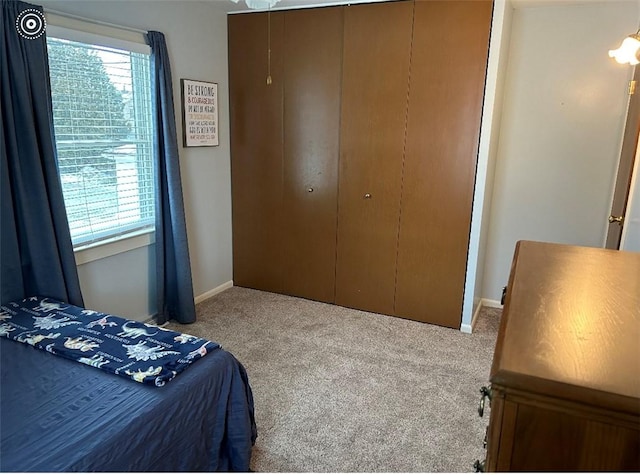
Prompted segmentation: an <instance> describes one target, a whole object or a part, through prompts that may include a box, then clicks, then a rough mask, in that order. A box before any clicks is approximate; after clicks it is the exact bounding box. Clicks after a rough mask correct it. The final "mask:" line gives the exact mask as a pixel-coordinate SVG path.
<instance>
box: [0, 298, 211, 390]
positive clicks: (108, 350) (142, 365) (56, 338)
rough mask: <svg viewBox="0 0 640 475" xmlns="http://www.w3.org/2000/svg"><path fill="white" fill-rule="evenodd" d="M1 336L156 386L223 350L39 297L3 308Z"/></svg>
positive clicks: (125, 320)
mask: <svg viewBox="0 0 640 475" xmlns="http://www.w3.org/2000/svg"><path fill="white" fill-rule="evenodd" d="M0 336H3V337H5V338H10V339H12V340H15V341H19V342H20V343H26V344H28V345H31V346H34V347H36V348H39V349H41V350H45V351H48V352H49V353H53V354H54V355H58V356H62V357H64V358H67V359H70V360H74V361H77V362H79V363H83V364H86V365H89V366H93V367H95V368H99V369H101V370H103V371H107V372H109V373H113V374H119V375H121V376H124V377H127V378H131V379H133V380H134V381H137V382H139V383H148V384H155V385H156V386H163V385H164V384H165V383H167V382H168V381H171V380H172V379H173V378H174V377H175V376H177V375H178V374H179V373H181V372H182V371H184V370H185V369H186V368H187V367H189V365H190V364H191V363H193V362H194V361H197V360H198V359H200V358H202V357H203V356H205V355H206V354H207V353H208V352H210V351H212V350H214V349H216V348H218V347H219V346H220V345H219V344H218V343H214V342H211V341H208V340H203V339H202V338H197V337H195V336H192V335H188V334H185V333H179V332H174V331H171V330H166V329H163V328H160V327H157V326H152V325H146V324H144V323H141V322H136V321H133V320H127V319H124V318H122V317H118V316H116V315H109V314H106V313H101V312H96V311H95V310H87V309H84V308H80V307H76V306H73V305H69V304H66V303H64V302H60V301H57V300H53V299H50V298H46V297H38V296H35V297H29V298H26V299H24V300H21V301H18V302H9V303H7V304H6V305H2V306H0Z"/></svg>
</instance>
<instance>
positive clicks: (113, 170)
mask: <svg viewBox="0 0 640 475" xmlns="http://www.w3.org/2000/svg"><path fill="white" fill-rule="evenodd" d="M49 35H50V36H49V37H48V39H47V50H48V54H49V71H50V78H51V79H50V80H51V96H52V102H53V123H54V129H55V140H56V147H57V151H58V166H59V170H60V177H61V181H62V190H63V194H64V201H65V206H66V210H67V216H68V219H69V227H70V230H71V238H72V241H73V244H74V247H75V248H78V247H79V246H85V245H88V244H93V243H96V242H100V241H103V240H107V239H113V238H117V237H119V236H123V235H126V234H129V233H132V232H134V231H140V230H152V229H153V226H154V220H155V219H154V212H155V190H154V164H153V158H152V157H153V155H152V140H153V137H152V124H151V118H152V115H151V84H150V81H151V75H150V71H149V69H150V61H149V54H148V53H141V52H136V51H129V50H126V49H116V48H112V47H106V46H102V45H97V44H90V43H84V42H78V41H71V40H69V39H63V38H58V37H55V36H54V35H53V34H51V33H49Z"/></svg>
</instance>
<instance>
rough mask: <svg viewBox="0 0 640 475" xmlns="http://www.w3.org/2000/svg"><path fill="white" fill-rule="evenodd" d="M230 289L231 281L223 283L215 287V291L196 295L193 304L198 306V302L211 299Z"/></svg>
mask: <svg viewBox="0 0 640 475" xmlns="http://www.w3.org/2000/svg"><path fill="white" fill-rule="evenodd" d="M231 287H233V280H230V281H228V282H225V283H224V284H222V285H219V286H217V287H216V288H215V289H211V290H208V291H207V292H205V293H204V294H200V295H198V296H197V297H196V298H195V299H194V300H195V303H196V304H199V303H200V302H203V301H205V300H207V299H210V298H211V297H213V296H214V295H217V294H219V293H220V292H223V291H225V290H227V289H230V288H231Z"/></svg>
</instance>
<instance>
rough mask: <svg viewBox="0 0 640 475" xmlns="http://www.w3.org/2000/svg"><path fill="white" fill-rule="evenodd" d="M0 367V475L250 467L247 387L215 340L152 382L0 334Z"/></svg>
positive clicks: (251, 425) (250, 407)
mask: <svg viewBox="0 0 640 475" xmlns="http://www.w3.org/2000/svg"><path fill="white" fill-rule="evenodd" d="M76 308H77V307H76ZM78 310H81V309H78ZM94 314H95V312H94ZM103 315H104V314H103ZM5 316H6V313H5ZM0 323H2V324H7V320H6V318H5V321H4V322H0ZM5 328H6V327H5ZM0 373H1V380H0V381H1V384H0V470H1V471H2V472H22V471H35V472H59V471H81V472H93V471H108V472H143V471H153V472H160V471H171V472H181V471H249V461H250V457H251V449H252V446H253V443H254V442H255V438H256V426H255V420H254V413H253V410H254V409H253V398H252V393H251V388H250V386H249V382H248V379H247V374H246V372H245V369H244V368H243V366H242V364H241V363H239V362H238V361H237V360H236V358H235V357H234V356H233V355H232V354H230V353H229V352H227V351H225V350H223V349H222V348H220V347H218V346H217V345H216V347H215V348H214V349H213V350H211V351H209V352H208V353H207V354H206V356H203V357H201V358H200V359H198V360H197V361H194V362H193V364H191V365H190V366H189V367H188V368H186V369H184V371H182V372H180V373H179V374H177V375H176V376H175V377H174V378H173V379H171V380H170V381H168V382H166V384H163V385H162V386H160V387H157V386H155V385H153V384H142V383H141V382H138V381H135V380H133V379H127V378H126V377H123V375H122V374H112V373H109V372H106V371H103V370H101V369H100V368H95V367H91V366H89V365H87V364H81V363H78V362H77V361H72V360H69V359H65V358H63V357H60V356H58V355H54V354H50V353H49V352H47V351H43V350H42V349H39V348H35V347H33V346H30V345H28V344H24V343H21V342H18V341H14V340H11V339H7V338H0Z"/></svg>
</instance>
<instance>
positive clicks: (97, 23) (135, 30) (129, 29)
mask: <svg viewBox="0 0 640 475" xmlns="http://www.w3.org/2000/svg"><path fill="white" fill-rule="evenodd" d="M43 10H44V12H45V13H51V14H53V15H59V16H61V17H65V18H71V19H72V20H79V21H84V22H87V23H93V24H95V25H101V26H108V27H110V28H119V29H121V30H127V31H131V32H133V33H141V34H143V35H144V34H146V33H148V32H147V31H146V30H140V29H138V28H131V27H130V26H122V25H116V24H115V23H109V22H106V21H100V20H94V19H92V18H86V17H83V16H79V15H72V14H71V13H65V12H60V11H58V10H52V9H50V8H44V9H43Z"/></svg>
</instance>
